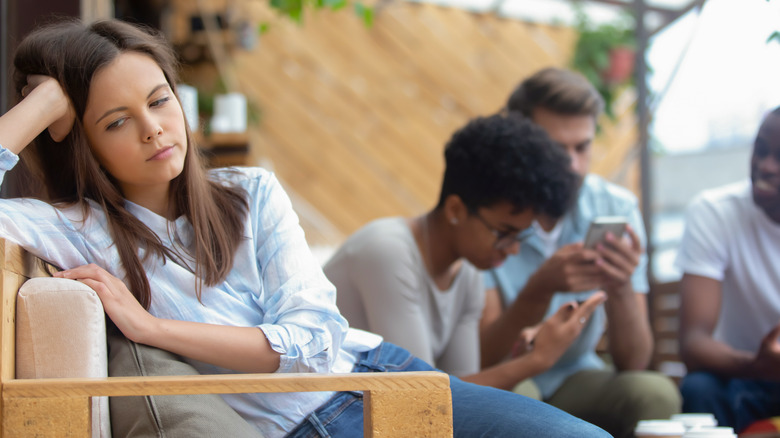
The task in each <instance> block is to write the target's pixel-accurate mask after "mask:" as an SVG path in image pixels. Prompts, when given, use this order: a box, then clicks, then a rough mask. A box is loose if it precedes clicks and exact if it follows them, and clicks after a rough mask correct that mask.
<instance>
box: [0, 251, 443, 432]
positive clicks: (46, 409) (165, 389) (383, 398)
mask: <svg viewBox="0 0 780 438" xmlns="http://www.w3.org/2000/svg"><path fill="white" fill-rule="evenodd" d="M48 275H49V274H48V273H47V270H46V269H45V268H44V262H43V261H42V260H40V259H38V258H36V257H35V256H33V255H31V254H30V253H28V252H27V251H25V250H24V249H23V248H21V247H19V246H18V245H15V244H13V243H11V242H8V241H6V240H5V239H1V238H0V288H2V289H1V290H0V293H1V294H2V295H1V296H2V306H0V392H2V394H1V396H0V437H14V438H16V437H43V436H56V437H65V436H68V437H70V436H74V437H88V436H91V435H90V434H91V427H92V422H91V403H90V397H96V396H144V395H173V394H228V393H244V392H249V393H255V392H257V393H266V392H305V391H363V392H364V399H363V401H364V408H363V415H364V436H366V437H374V438H383V437H412V436H414V437H451V436H452V400H451V394H450V387H449V376H447V375H446V374H444V373H439V372H406V373H374V374H235V375H201V376H171V377H108V378H56V379H16V378H15V352H16V348H15V313H16V294H17V291H18V290H19V288H20V287H21V285H22V284H23V283H24V282H25V281H26V280H27V279H29V278H33V277H40V276H48Z"/></svg>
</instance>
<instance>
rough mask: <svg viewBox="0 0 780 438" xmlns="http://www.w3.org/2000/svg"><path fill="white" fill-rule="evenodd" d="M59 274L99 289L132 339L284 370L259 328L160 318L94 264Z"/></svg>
mask: <svg viewBox="0 0 780 438" xmlns="http://www.w3.org/2000/svg"><path fill="white" fill-rule="evenodd" d="M54 276H55V277H61V278H69V279H74V280H78V281H81V282H82V283H84V284H86V285H87V286H89V287H91V288H92V289H94V290H95V292H96V293H97V294H98V297H99V298H100V301H101V302H102V303H103V308H104V309H105V311H106V314H107V315H108V316H109V318H111V320H112V321H113V322H114V324H116V326H117V327H118V328H119V330H120V331H121V332H122V333H123V334H124V335H125V336H126V337H127V338H128V339H130V340H131V341H134V342H137V343H140V344H146V345H151V346H153V347H157V348H160V349H163V350H167V351H170V352H173V353H176V354H179V355H181V356H186V357H189V358H191V359H195V360H199V361H202V362H205V363H210V364H213V365H217V366H220V367H224V368H228V369H232V370H236V371H242V372H254V373H270V372H274V371H276V369H277V368H279V357H280V356H281V355H280V354H279V353H277V352H275V351H273V350H272V349H271V346H270V344H269V343H268V340H267V339H266V337H265V336H264V335H263V332H262V331H260V330H259V329H258V328H256V327H229V326H220V325H214V324H204V323H197V322H190V321H177V320H170V319H161V318H156V317H154V316H152V315H151V314H150V313H149V312H147V311H146V310H145V309H144V308H143V307H141V304H140V303H138V300H136V299H135V297H134V296H133V294H132V293H131V292H130V291H129V290H128V289H127V286H125V284H124V283H123V282H122V281H121V280H119V279H118V278H116V277H115V276H113V275H111V274H110V273H108V272H107V271H106V270H105V269H103V268H101V267H99V266H97V265H94V264H90V265H84V266H80V267H78V268H74V269H68V270H65V271H61V272H56V273H54Z"/></svg>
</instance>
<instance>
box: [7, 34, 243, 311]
mask: <svg viewBox="0 0 780 438" xmlns="http://www.w3.org/2000/svg"><path fill="white" fill-rule="evenodd" d="M127 52H137V53H143V54H146V55H148V56H149V57H151V58H152V59H153V60H154V61H155V62H156V63H157V65H158V66H159V67H160V69H161V70H162V71H163V73H164V74H165V78H166V79H167V81H168V84H169V85H170V87H171V89H172V90H173V91H174V92H175V91H176V81H177V74H176V69H177V67H178V64H177V62H176V56H175V55H174V53H173V51H172V50H171V48H170V46H169V45H168V44H167V42H166V41H165V40H164V39H163V38H162V37H160V36H159V35H157V34H154V33H151V31H148V30H142V29H140V28H138V27H135V26H133V25H130V24H128V23H124V22H121V21H117V20H108V21H98V22H95V23H92V24H89V25H85V24H83V23H81V22H79V21H64V22H58V23H55V24H50V25H47V26H44V27H42V28H39V29H37V30H35V31H34V32H33V33H31V34H30V35H28V36H27V37H26V38H25V39H24V40H23V41H22V42H21V43H20V45H19V47H18V49H17V51H16V55H15V57H14V67H15V72H14V82H15V86H16V91H17V98H19V99H20V98H21V89H22V87H23V86H24V85H25V84H26V82H27V79H26V77H27V75H31V74H41V75H47V76H51V77H53V78H55V79H56V80H57V81H58V82H59V83H60V85H61V86H62V87H63V89H64V90H65V93H66V94H67V95H68V97H69V98H70V100H71V103H72V105H73V107H74V109H75V112H76V121H75V123H74V125H73V129H72V130H71V132H70V133H69V134H68V136H67V137H66V138H65V139H64V140H63V141H62V142H60V143H57V142H54V141H53V140H52V138H51V136H50V135H49V134H48V131H44V132H42V133H41V134H40V135H38V137H37V138H36V139H35V141H34V142H33V144H32V145H30V146H29V147H27V148H25V150H24V151H23V152H22V158H23V160H24V162H25V164H26V165H27V166H28V168H29V169H30V172H31V173H32V175H34V176H36V177H38V179H39V180H41V181H42V182H43V188H44V190H45V193H39V194H38V195H39V196H40V197H42V198H43V199H45V200H46V201H48V202H51V203H62V204H78V205H81V206H82V208H83V210H84V214H85V215H87V214H89V206H88V203H87V200H88V199H89V200H92V201H94V202H95V203H97V204H98V205H99V206H100V207H101V208H102V209H103V211H104V212H105V214H106V217H107V221H108V228H109V232H110V233H111V235H112V237H113V239H114V244H115V245H116V248H117V251H118V252H119V257H120V260H121V262H122V265H123V267H124V269H125V273H126V276H127V281H128V283H129V284H128V286H129V288H130V290H131V291H132V292H133V294H134V295H135V297H136V298H137V299H138V301H139V302H140V303H141V305H143V306H144V308H147V309H148V308H149V305H150V304H151V291H150V288H149V281H148V279H147V277H146V272H145V270H144V266H143V263H144V262H145V261H146V259H147V258H148V257H149V256H150V255H151V254H156V255H158V256H159V257H160V258H161V259H162V260H165V259H166V258H171V257H173V256H174V254H173V253H172V250H171V249H169V248H167V247H166V246H165V245H163V243H162V241H161V240H160V239H159V238H158V237H157V236H156V235H155V234H154V233H153V232H152V231H151V230H150V229H149V228H148V227H147V226H146V225H144V224H143V223H142V222H141V221H139V220H138V219H137V218H135V216H133V215H132V214H130V213H129V212H128V211H127V210H126V209H125V199H124V196H123V194H122V191H121V189H120V188H119V186H118V185H117V182H116V180H114V178H113V177H112V176H111V175H109V174H108V173H107V172H106V171H105V170H103V169H102V168H101V166H100V164H99V163H98V161H97V160H96V158H95V157H94V155H93V154H92V152H91V149H90V147H89V144H88V142H87V137H86V134H85V131H84V128H83V117H84V111H85V110H86V106H87V97H88V95H89V90H90V84H91V82H92V78H93V77H94V75H95V73H97V72H98V71H99V70H100V69H101V68H103V67H106V66H108V65H109V64H110V63H112V62H113V61H114V60H115V59H116V58H117V57H118V56H119V55H120V54H122V53H127ZM118 86H121V85H118ZM177 104H178V102H177ZM182 123H183V124H184V125H185V127H186V125H187V124H186V123H185V122H184V120H182ZM186 129H187V152H186V155H185V159H184V168H183V170H182V172H181V174H179V175H178V176H177V177H176V178H174V179H173V180H172V181H171V184H170V193H169V196H170V198H169V199H170V203H169V209H170V211H169V212H168V213H169V215H168V217H178V216H181V215H184V216H185V217H186V218H187V219H189V221H190V223H191V224H192V227H193V233H194V238H193V247H192V248H188V249H187V250H188V251H190V252H191V253H192V255H193V256H194V257H195V261H196V263H195V266H194V271H195V274H196V276H197V277H198V278H200V279H201V280H202V281H203V282H205V283H206V284H207V285H214V284H217V283H219V282H220V281H222V280H224V279H225V277H226V276H227V274H228V273H229V272H230V269H231V267H232V265H233V257H234V254H235V252H236V248H237V247H238V244H239V243H240V241H241V239H242V238H243V223H244V220H243V219H244V215H245V214H246V211H247V200H246V196H245V193H244V191H243V190H241V189H239V188H233V187H226V186H223V185H220V184H218V183H216V182H214V181H210V180H209V179H208V176H207V173H206V170H205V168H204V166H203V164H202V162H201V159H200V157H199V155H198V152H197V150H196V149H195V147H194V144H193V141H192V136H191V133H190V132H189V129H188V128H186ZM139 250H143V260H142V259H140V258H139V256H138V254H139ZM195 286H196V291H197V294H198V298H200V290H201V288H200V286H201V285H200V282H199V283H198V284H197V285H195Z"/></svg>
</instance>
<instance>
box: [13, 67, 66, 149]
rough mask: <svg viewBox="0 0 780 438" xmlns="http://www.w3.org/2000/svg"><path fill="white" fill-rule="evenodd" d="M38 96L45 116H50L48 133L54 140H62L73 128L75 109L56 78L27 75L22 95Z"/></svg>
mask: <svg viewBox="0 0 780 438" xmlns="http://www.w3.org/2000/svg"><path fill="white" fill-rule="evenodd" d="M33 95H35V96H36V97H40V98H41V99H45V100H43V101H44V102H46V105H45V106H44V107H43V108H42V110H43V111H44V112H45V117H49V118H50V123H49V126H48V129H49V135H51V138H52V139H53V140H54V141H57V142H59V141H62V140H64V139H65V137H66V136H67V135H68V134H69V133H70V131H71V129H73V123H74V122H75V120H76V111H75V110H74V109H73V105H71V103H70V99H69V98H68V95H67V94H65V90H63V89H62V86H61V85H60V83H59V82H57V80H56V79H54V78H52V77H51V76H44V75H28V76H27V85H25V86H24V87H23V88H22V96H23V97H24V98H25V99H27V98H28V96H33Z"/></svg>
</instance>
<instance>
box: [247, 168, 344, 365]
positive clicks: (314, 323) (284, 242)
mask: <svg viewBox="0 0 780 438" xmlns="http://www.w3.org/2000/svg"><path fill="white" fill-rule="evenodd" d="M263 180H265V181H264V184H263V185H262V187H261V188H259V189H258V191H257V197H256V198H255V199H252V198H250V202H251V203H253V204H254V205H252V206H250V209H256V211H255V212H252V213H254V214H257V216H255V217H256V218H257V219H256V220H255V222H254V226H255V230H254V233H255V236H257V246H256V251H257V254H256V255H257V262H258V265H259V267H260V270H261V278H262V283H263V287H262V290H263V293H262V294H261V295H258V296H257V299H258V300H259V302H258V305H259V306H260V307H261V308H262V309H263V312H264V317H263V324H261V325H260V326H259V328H260V329H261V330H262V331H263V333H265V335H266V337H267V338H268V341H269V342H270V344H271V347H272V348H273V349H274V351H276V352H278V353H281V354H282V357H281V361H280V366H279V369H278V371H277V372H329V371H330V369H331V366H332V365H333V363H334V361H335V358H336V352H338V351H339V349H340V348H341V344H342V342H343V340H344V337H345V336H346V333H347V329H348V325H347V321H346V319H344V318H343V317H342V316H341V314H340V313H339V311H338V308H337V307H336V289H335V287H334V286H333V285H332V284H331V283H330V282H329V281H328V280H327V278H326V277H325V275H324V274H323V273H322V269H321V268H320V267H319V264H318V263H317V261H316V259H315V258H314V257H313V256H312V254H311V251H310V250H309V247H308V245H307V244H306V240H305V238H304V233H303V230H302V229H301V227H300V225H299V223H298V217H297V215H296V214H295V212H294V211H293V209H292V205H291V203H290V200H289V198H288V197H287V195H286V193H285V192H284V190H283V189H282V187H281V185H280V184H279V182H278V181H277V179H276V178H275V177H274V176H273V175H271V174H268V175H267V177H265V178H263Z"/></svg>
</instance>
